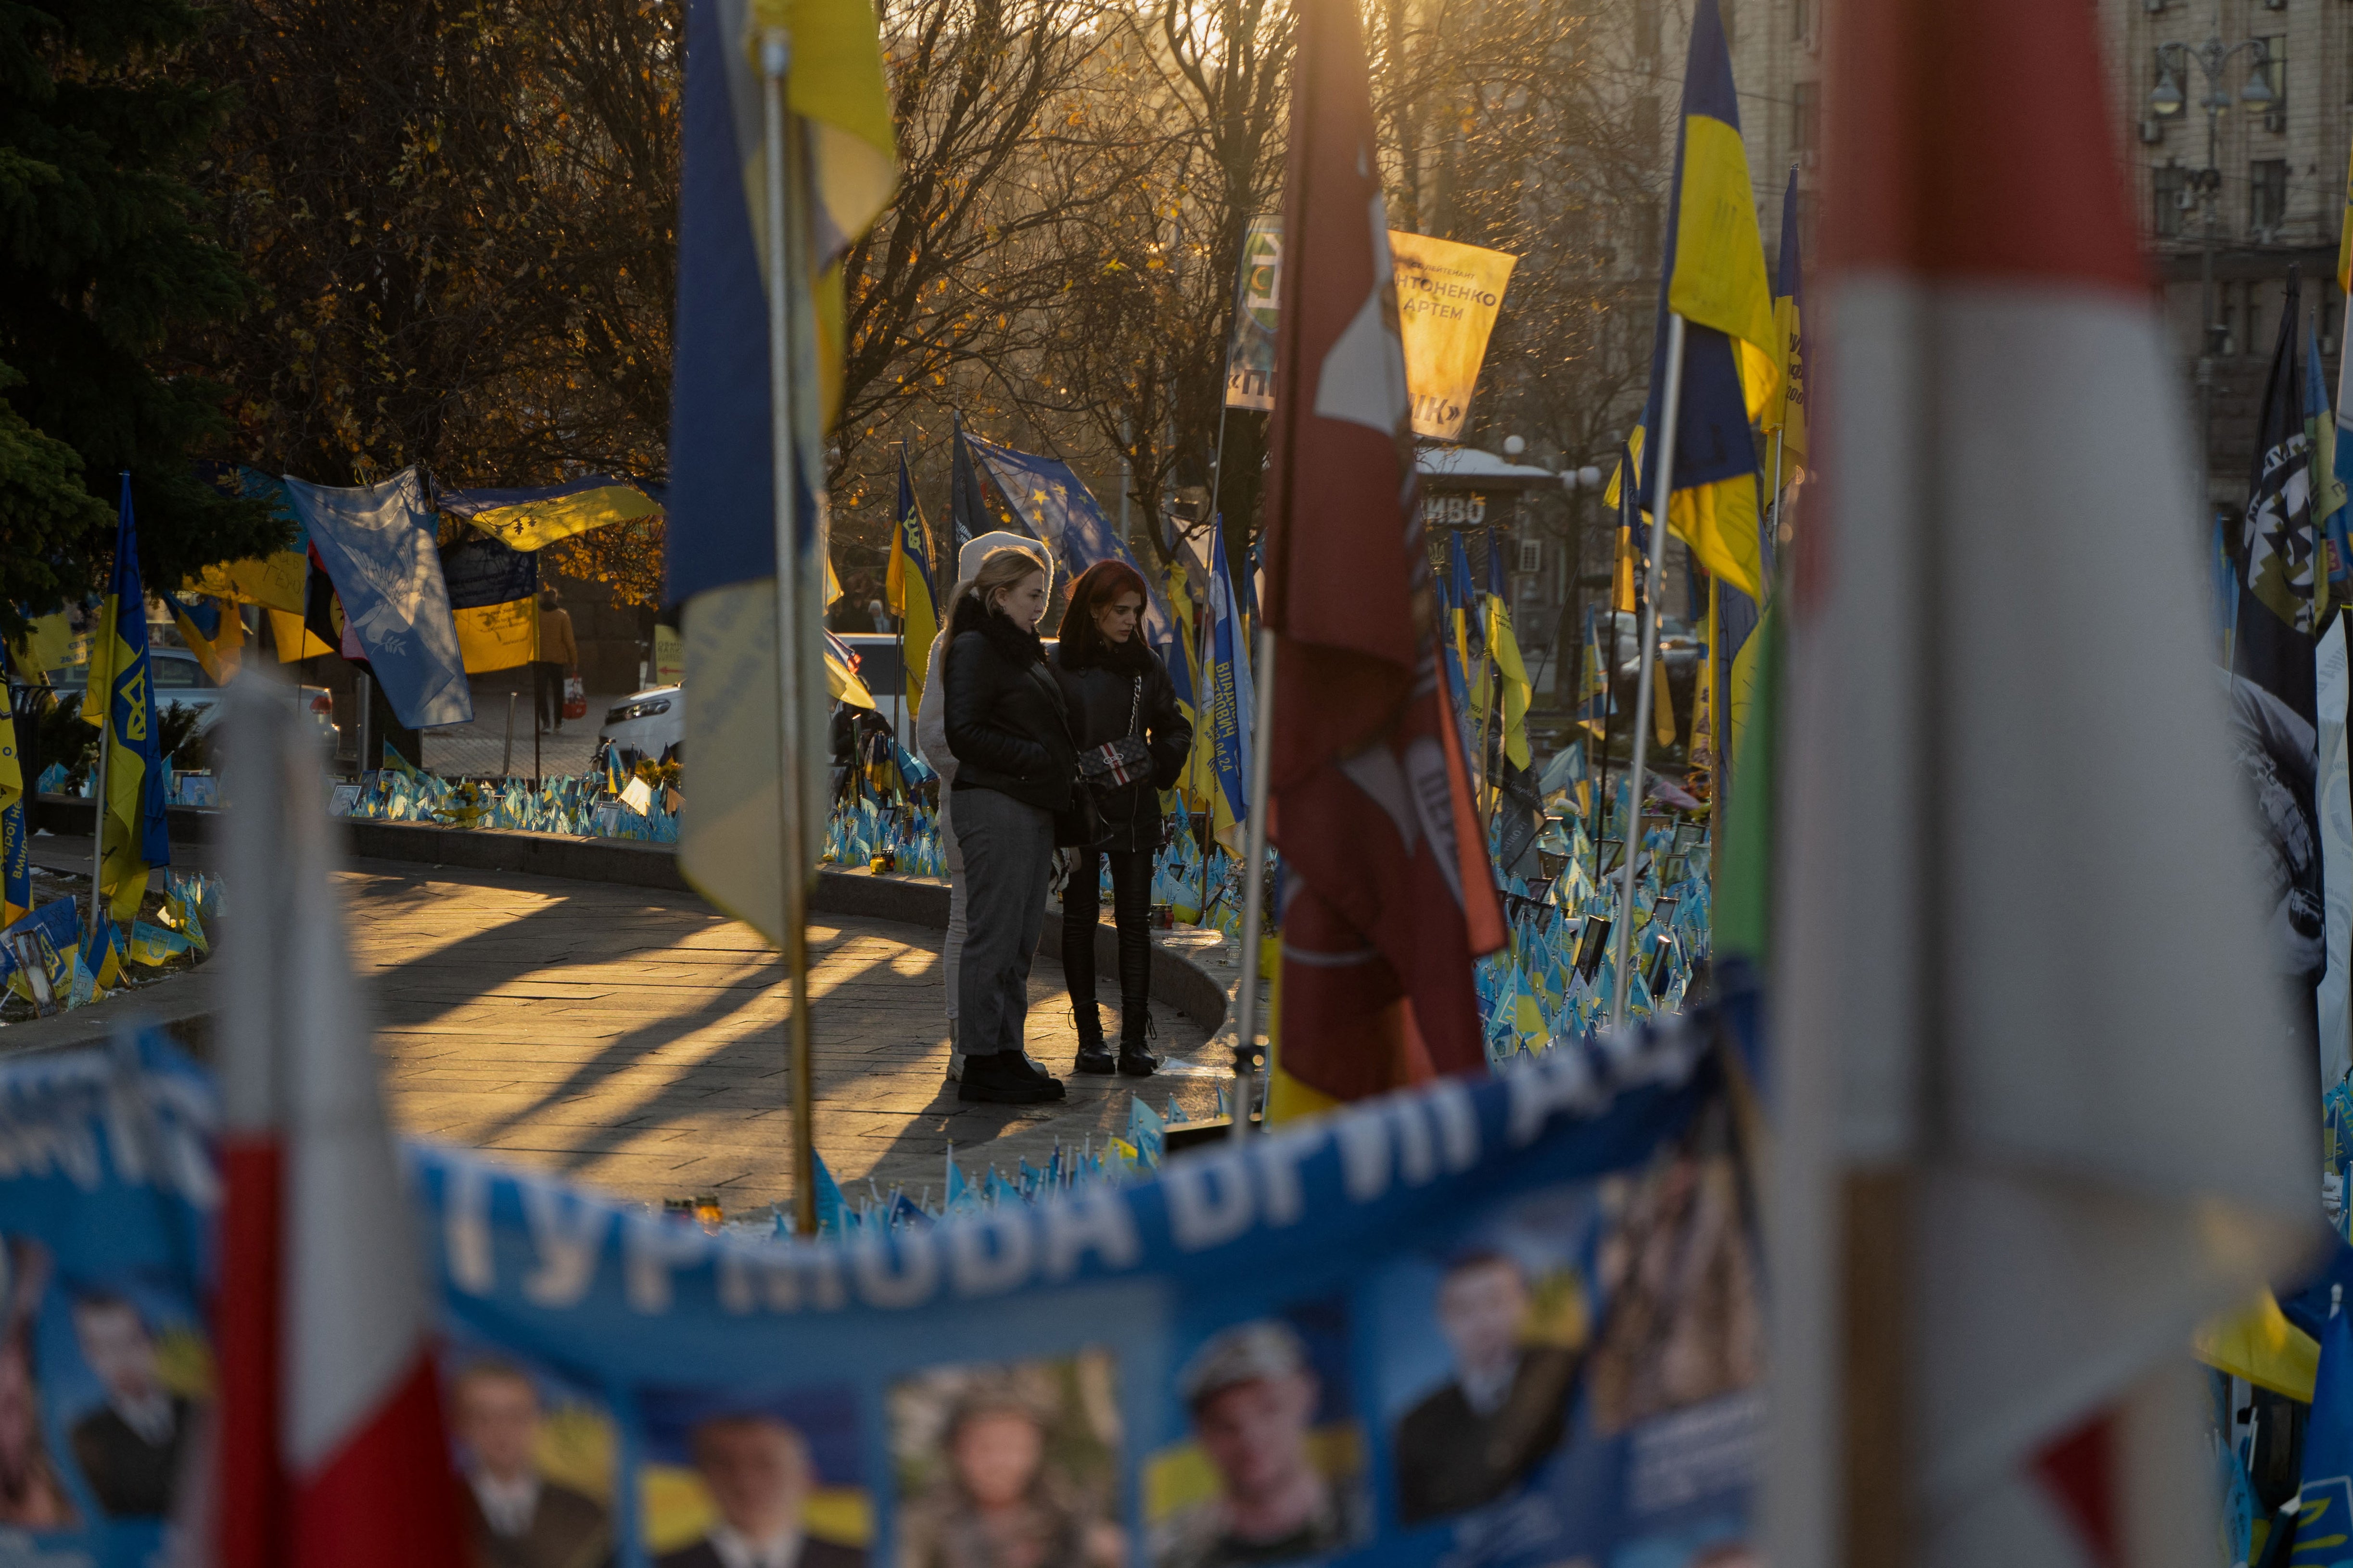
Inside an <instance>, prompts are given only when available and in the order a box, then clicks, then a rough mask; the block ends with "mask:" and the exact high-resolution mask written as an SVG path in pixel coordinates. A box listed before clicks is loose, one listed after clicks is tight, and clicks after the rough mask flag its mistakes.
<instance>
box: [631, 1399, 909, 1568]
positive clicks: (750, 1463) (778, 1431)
mask: <svg viewBox="0 0 2353 1568" xmlns="http://www.w3.org/2000/svg"><path fill="white" fill-rule="evenodd" d="M639 1408H640V1410H641V1412H642V1413H643V1415H644V1417H645V1424H646V1425H645V1436H646V1445H647V1449H648V1458H649V1463H648V1465H647V1468H646V1475H645V1479H644V1491H643V1496H644V1498H645V1533H646V1545H647V1549H648V1555H649V1557H650V1558H651V1559H652V1560H653V1563H654V1564H655V1568H866V1562H867V1555H868V1552H867V1548H868V1544H869V1539H870V1536H871V1531H872V1520H871V1510H870V1507H869V1504H868V1500H867V1491H866V1486H865V1478H864V1475H863V1473H862V1469H861V1461H860V1436H859V1421H858V1403H857V1397H856V1395H855V1394H853V1393H852V1392H851V1391H850V1390H849V1389H847V1388H838V1387H823V1388H815V1389H807V1390H799V1391H795V1392H791V1393H786V1394H775V1395H768V1396H750V1397H747V1396H745V1395H744V1394H740V1393H736V1392H733V1391H725V1392H714V1391H707V1390H706V1391H694V1392H662V1391H652V1392H649V1393H648V1394H644V1395H642V1396H641V1397H640V1402H639Z"/></svg>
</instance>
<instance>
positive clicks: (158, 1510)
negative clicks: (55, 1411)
mask: <svg viewBox="0 0 2353 1568" xmlns="http://www.w3.org/2000/svg"><path fill="white" fill-rule="evenodd" d="M72 1316H73V1332H74V1342H75V1344H76V1345H77V1346H78V1347H79V1350H80V1352H81V1360H82V1364H83V1365H84V1366H86V1367H88V1368H89V1369H90V1373H91V1375H92V1376H94V1377H95V1378H96V1379H97V1380H98V1385H99V1388H100V1392H101V1394H102V1395H103V1397H102V1399H101V1400H100V1403H99V1404H98V1405H96V1406H95V1407H93V1408H91V1409H89V1410H86V1411H83V1412H80V1413H79V1414H76V1415H73V1416H71V1417H70V1419H69V1426H68V1435H69V1439H70V1441H71V1444H72V1447H73V1457H74V1464H75V1466H76V1467H77V1468H79V1469H80V1471H81V1477H82V1480H83V1481H84V1483H85V1484H87V1485H88V1486H89V1488H90V1495H91V1496H92V1497H94V1498H96V1499H97V1500H98V1506H99V1509H100V1511H101V1512H103V1513H105V1514H107V1515H108V1516H109V1517H111V1518H115V1519H160V1518H162V1517H163V1516H164V1515H165V1514H167V1513H169V1512H170V1511H171V1509H172V1493H173V1485H174V1481H175V1480H176V1479H178V1477H179V1473H180V1457H181V1454H182V1451H183V1448H184V1447H185V1444H186V1442H187V1439H188V1427H189V1420H190V1415H191V1412H192V1406H191V1404H190V1401H189V1399H188V1396H187V1395H186V1394H185V1393H183V1392H181V1391H179V1390H178V1389H175V1388H174V1387H173V1386H172V1384H171V1383H170V1382H169V1381H167V1380H166V1378H165V1377H164V1366H163V1358H162V1355H161V1353H160V1352H159V1349H158V1345H157V1328H156V1325H155V1324H154V1323H153V1321H150V1319H149V1318H148V1316H147V1313H146V1311H145V1310H144V1309H142V1307H141V1306H140V1304H139V1303H138V1302H137V1301H136V1300H132V1298H131V1297H130V1296H128V1295H118V1294H116V1293H114V1292H113V1291H111V1290H107V1289H98V1288H90V1289H82V1290H79V1291H77V1292H75V1294H74V1297H73V1306H72Z"/></svg>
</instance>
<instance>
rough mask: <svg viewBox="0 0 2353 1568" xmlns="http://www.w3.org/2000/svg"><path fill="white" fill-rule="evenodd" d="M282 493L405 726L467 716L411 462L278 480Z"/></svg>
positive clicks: (454, 630) (470, 713)
mask: <svg viewBox="0 0 2353 1568" xmlns="http://www.w3.org/2000/svg"><path fill="white" fill-rule="evenodd" d="M286 495H287V499H288V500H290V501H292V502H293V504H294V511H295V514H296V515H297V516H299V517H300V518H301V520H302V523H303V526H304V527H305V528H307V529H308V530H309V531H310V534H311V548H312V549H314V550H316V551H317V552H319V559H320V560H321V561H322V562H323V563H325V565H326V568H327V576H328V578H329V580H331V581H332V583H333V584H335V593H336V594H337V595H338V596H340V597H341V598H342V599H343V623H344V626H345V627H346V629H347V630H348V631H349V632H350V634H351V636H352V637H354V638H355V639H356V640H357V641H358V643H359V646H360V651H361V652H362V653H363V654H364V655H365V656H366V657H367V661H368V665H369V667H370V668H372V669H373V670H374V672H375V679H376V684H377V685H379V686H381V687H383V688H384V695H385V700H386V701H388V702H390V703H391V704H392V710H393V711H394V712H395V713H396V714H398V715H399V716H400V721H401V722H402V723H403V724H406V725H407V726H408V727H409V728H410V729H412V730H422V729H426V728H428V727H430V726H432V725H436V724H463V723H466V722H468V721H470V720H472V718H473V717H474V698H473V692H472V689H470V687H468V685H467V684H466V658H465V655H464V654H463V653H461V652H460V651H459V647H458V621H457V617H456V616H454V615H453V614H452V613H451V611H450V608H449V586H448V583H447V582H445V581H444V580H443V579H442V576H441V552H440V551H439V550H438V548H437V547H436V546H435V543H434V538H435V535H436V534H437V533H438V530H439V524H438V521H437V520H436V518H435V516H434V512H433V509H432V508H431V507H430V506H429V505H427V502H426V499H425V492H424V487H423V484H422V481H420V480H419V479H418V478H417V470H416V469H415V468H403V469H402V470H401V471H400V472H399V473H397V474H395V475H394V476H393V477H392V478H390V479H386V480H385V482H384V483H382V484H380V485H366V486H363V487H360V488H357V489H332V488H330V487H328V486H325V485H314V484H309V483H306V482H305V481H303V480H301V479H287V481H286Z"/></svg>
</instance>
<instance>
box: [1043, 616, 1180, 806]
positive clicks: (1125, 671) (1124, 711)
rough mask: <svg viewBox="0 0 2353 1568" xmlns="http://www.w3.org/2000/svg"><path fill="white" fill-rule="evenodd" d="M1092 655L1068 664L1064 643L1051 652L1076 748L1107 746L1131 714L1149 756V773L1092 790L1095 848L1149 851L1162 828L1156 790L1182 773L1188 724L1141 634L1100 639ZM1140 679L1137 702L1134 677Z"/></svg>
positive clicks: (1164, 672)
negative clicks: (1098, 812)
mask: <svg viewBox="0 0 2353 1568" xmlns="http://www.w3.org/2000/svg"><path fill="white" fill-rule="evenodd" d="M1098 646H1099V647H1100V648H1101V650H1102V651H1101V653H1100V655H1099V657H1097V658H1092V659H1088V660H1086V661H1084V662H1082V663H1079V664H1073V663H1072V662H1071V654H1072V649H1071V644H1070V643H1069V642H1068V641H1067V640H1066V641H1064V642H1063V643H1061V644H1060V646H1059V647H1056V648H1055V649H1054V674H1055V676H1056V677H1057V678H1058V679H1060V681H1061V683H1062V691H1063V694H1064V696H1065V697H1067V698H1068V699H1069V701H1070V708H1071V735H1072V736H1073V738H1075V739H1076V740H1077V742H1078V745H1079V750H1080V751H1082V752H1087V751H1092V749H1094V748H1095V747H1097V746H1103V745H1108V744H1110V743H1111V742H1113V741H1116V740H1118V739H1119V738H1120V737H1121V736H1122V735H1124V734H1126V733H1127V732H1128V720H1129V716H1130V715H1131V714H1134V715H1135V717H1136V720H1137V728H1138V729H1139V731H1141V733H1142V734H1143V736H1144V739H1145V750H1146V751H1147V752H1150V753H1151V755H1152V776H1151V777H1150V778H1149V779H1148V780H1146V779H1138V780H1136V781H1135V782H1134V784H1127V785H1124V786H1122V787H1114V788H1111V789H1103V790H1098V791H1097V792H1096V796H1095V803H1096V805H1098V806H1099V807H1101V809H1102V811H1103V827H1104V829H1105V831H1106V832H1107V834H1108V835H1109V837H1106V838H1104V839H1103V841H1102V842H1101V844H1100V845H1098V847H1100V848H1104V849H1116V850H1135V849H1157V848H1159V847H1160V842H1161V835H1162V832H1163V830H1164V828H1165V826H1166V825H1165V824H1164V823H1163V822H1162V821H1161V819H1160V792H1161V791H1162V790H1164V789H1168V788H1170V787H1172V786H1174V785H1175V784H1176V775H1177V774H1179V773H1183V772H1184V771H1185V757H1186V753H1187V752H1190V751H1191V750H1192V747H1193V726H1192V725H1190V724H1188V723H1187V722H1186V721H1185V710H1183V709H1181V708H1179V707H1177V706H1176V685H1175V683H1173V682H1172V681H1170V680H1169V679H1168V668H1167V666H1166V665H1164V664H1162V663H1161V662H1160V656H1159V655H1158V654H1156V653H1155V652H1153V651H1152V649H1151V648H1149V647H1145V642H1144V639H1143V637H1140V636H1138V637H1129V638H1128V639H1127V641H1125V642H1124V643H1103V644H1099V645H1098ZM1138 680H1141V681H1142V682H1143V683H1144V690H1143V700H1142V702H1141V704H1140V705H1139V704H1138V702H1137V698H1136V682H1137V681H1138Z"/></svg>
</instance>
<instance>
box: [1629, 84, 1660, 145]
mask: <svg viewBox="0 0 2353 1568" xmlns="http://www.w3.org/2000/svg"><path fill="white" fill-rule="evenodd" d="M1634 149H1635V155H1636V156H1637V157H1640V158H1643V159H1650V158H1654V157H1656V156H1658V152H1659V100H1657V99H1656V98H1638V99H1636V100H1634Z"/></svg>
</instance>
